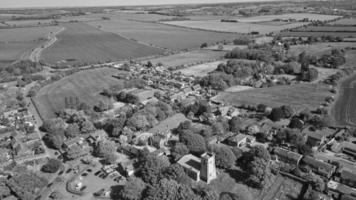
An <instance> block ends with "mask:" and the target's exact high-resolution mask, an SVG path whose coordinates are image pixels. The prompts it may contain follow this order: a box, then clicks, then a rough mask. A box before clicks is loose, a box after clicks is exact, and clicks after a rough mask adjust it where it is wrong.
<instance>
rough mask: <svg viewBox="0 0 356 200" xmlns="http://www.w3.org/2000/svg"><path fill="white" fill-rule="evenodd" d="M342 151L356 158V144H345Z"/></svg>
mask: <svg viewBox="0 0 356 200" xmlns="http://www.w3.org/2000/svg"><path fill="white" fill-rule="evenodd" d="M341 150H342V152H343V153H345V154H348V155H351V156H353V157H355V158H356V145H355V144H353V143H351V142H347V143H344V144H343V147H342V148H341Z"/></svg>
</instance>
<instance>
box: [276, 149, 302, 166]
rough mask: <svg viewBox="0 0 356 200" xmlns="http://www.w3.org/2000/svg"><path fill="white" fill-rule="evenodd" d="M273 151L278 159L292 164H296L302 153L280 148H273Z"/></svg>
mask: <svg viewBox="0 0 356 200" xmlns="http://www.w3.org/2000/svg"><path fill="white" fill-rule="evenodd" d="M273 152H274V154H275V155H277V157H278V160H280V161H283V162H285V163H288V164H291V165H294V166H298V165H299V162H300V160H301V159H302V158H303V155H301V154H299V153H295V152H293V151H289V150H286V149H282V148H275V149H274V150H273Z"/></svg>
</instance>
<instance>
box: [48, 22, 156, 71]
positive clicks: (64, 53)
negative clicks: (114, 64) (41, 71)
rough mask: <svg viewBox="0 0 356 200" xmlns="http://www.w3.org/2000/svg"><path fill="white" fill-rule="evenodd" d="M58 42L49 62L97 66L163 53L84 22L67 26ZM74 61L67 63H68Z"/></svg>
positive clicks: (50, 53)
mask: <svg viewBox="0 0 356 200" xmlns="http://www.w3.org/2000/svg"><path fill="white" fill-rule="evenodd" d="M63 26H64V27H65V28H66V30H65V31H63V32H61V33H60V34H59V35H57V38H58V41H57V42H56V43H55V44H54V45H52V46H51V47H50V48H48V49H46V50H45V51H44V52H43V59H44V60H45V61H46V62H49V63H52V64H53V63H63V62H64V64H75V63H95V62H98V61H102V62H105V61H108V60H120V59H129V58H136V57H144V56H150V55H154V54H160V53H162V52H163V51H162V50H160V49H157V48H153V47H149V46H145V45H142V44H138V43H136V42H134V41H130V40H127V39H125V38H123V37H121V36H119V35H116V34H114V33H109V32H105V31H102V30H99V29H97V28H95V27H92V26H90V25H87V24H84V23H64V24H63ZM68 59H69V60H70V62H65V61H66V60H68Z"/></svg>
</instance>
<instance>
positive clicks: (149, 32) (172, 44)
mask: <svg viewBox="0 0 356 200" xmlns="http://www.w3.org/2000/svg"><path fill="white" fill-rule="evenodd" d="M88 24H90V25H93V26H95V27H98V26H101V28H102V30H105V31H109V32H112V33H117V34H120V35H122V36H125V37H127V38H130V39H134V40H137V41H141V42H144V43H148V44H152V45H155V46H159V47H163V48H167V49H173V50H182V49H191V48H197V47H200V45H201V44H202V43H204V42H207V43H215V42H219V41H223V40H231V41H232V40H234V39H236V38H237V37H239V34H233V33H216V32H210V31H200V30H192V29H188V28H181V27H175V26H170V25H165V24H159V23H150V22H137V21H129V20H116V19H112V20H110V21H92V22H88Z"/></svg>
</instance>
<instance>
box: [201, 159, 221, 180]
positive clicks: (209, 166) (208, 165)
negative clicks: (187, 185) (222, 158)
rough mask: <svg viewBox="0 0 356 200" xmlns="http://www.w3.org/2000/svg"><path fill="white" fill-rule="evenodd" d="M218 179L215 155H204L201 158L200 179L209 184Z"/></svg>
mask: <svg viewBox="0 0 356 200" xmlns="http://www.w3.org/2000/svg"><path fill="white" fill-rule="evenodd" d="M216 177H217V176H216V166H215V154H213V153H204V154H203V155H202V156H201V165H200V179H201V180H203V181H205V182H207V183H208V184H209V183H210V181H212V180H214V179H216Z"/></svg>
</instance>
